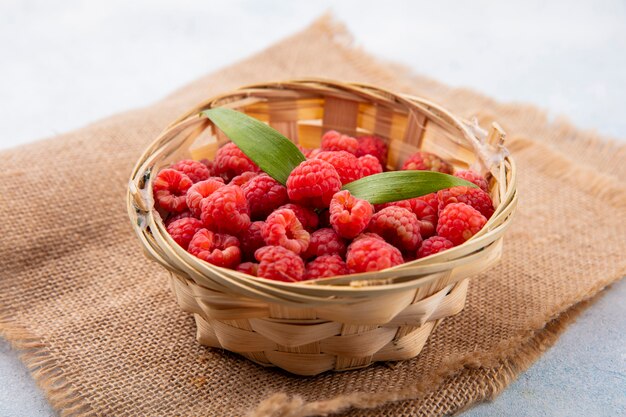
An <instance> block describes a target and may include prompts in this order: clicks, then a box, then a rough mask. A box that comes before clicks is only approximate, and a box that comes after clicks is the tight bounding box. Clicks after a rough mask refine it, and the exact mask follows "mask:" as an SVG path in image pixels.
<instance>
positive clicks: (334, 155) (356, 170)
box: [315, 151, 361, 185]
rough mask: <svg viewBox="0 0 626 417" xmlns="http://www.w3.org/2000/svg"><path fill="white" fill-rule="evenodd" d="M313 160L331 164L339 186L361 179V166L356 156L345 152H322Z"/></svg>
mask: <svg viewBox="0 0 626 417" xmlns="http://www.w3.org/2000/svg"><path fill="white" fill-rule="evenodd" d="M315 159H321V160H322V161H326V162H328V163H329V164H331V165H332V166H333V167H334V168H335V171H337V174H339V179H340V180H341V184H342V185H343V184H347V183H349V182H352V181H356V180H358V179H359V178H361V165H360V164H359V160H358V159H357V157H356V156H354V155H352V154H351V153H348V152H346V151H324V152H320V153H319V154H317V156H316V157H315Z"/></svg>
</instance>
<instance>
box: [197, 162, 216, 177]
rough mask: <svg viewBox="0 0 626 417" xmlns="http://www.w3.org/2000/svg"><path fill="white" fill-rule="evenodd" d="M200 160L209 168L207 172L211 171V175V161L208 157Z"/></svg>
mask: <svg viewBox="0 0 626 417" xmlns="http://www.w3.org/2000/svg"><path fill="white" fill-rule="evenodd" d="M200 162H201V163H202V164H204V166H205V167H207V168H208V169H209V172H210V173H211V175H213V161H209V160H208V159H206V158H203V159H201V160H200Z"/></svg>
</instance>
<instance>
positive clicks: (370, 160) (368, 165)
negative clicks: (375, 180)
mask: <svg viewBox="0 0 626 417" xmlns="http://www.w3.org/2000/svg"><path fill="white" fill-rule="evenodd" d="M359 163H360V164H361V177H367V176H369V175H374V174H380V173H381V172H383V167H382V165H380V162H378V159H376V157H374V156H372V155H364V156H361V157H359Z"/></svg>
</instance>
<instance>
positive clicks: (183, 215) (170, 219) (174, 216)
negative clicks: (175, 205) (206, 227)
mask: <svg viewBox="0 0 626 417" xmlns="http://www.w3.org/2000/svg"><path fill="white" fill-rule="evenodd" d="M188 192H189V191H188ZM187 217H194V216H193V214H192V213H191V212H190V211H189V210H185V211H181V212H180V213H176V214H174V213H172V214H170V215H169V216H168V218H167V220H166V221H165V227H167V226H169V225H170V224H172V223H173V222H175V221H176V220H180V219H185V218H187Z"/></svg>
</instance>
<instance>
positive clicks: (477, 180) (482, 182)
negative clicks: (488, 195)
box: [454, 170, 489, 192]
mask: <svg viewBox="0 0 626 417" xmlns="http://www.w3.org/2000/svg"><path fill="white" fill-rule="evenodd" d="M454 176H455V177H458V178H462V179H464V180H465V181H469V182H471V183H473V184H475V185H477V186H478V187H480V189H481V190H483V191H484V192H488V191H489V183H487V180H486V179H485V177H483V176H482V175H480V174H479V173H477V172H474V171H469V170H467V171H457V172H455V173H454Z"/></svg>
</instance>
